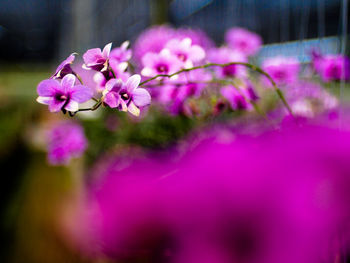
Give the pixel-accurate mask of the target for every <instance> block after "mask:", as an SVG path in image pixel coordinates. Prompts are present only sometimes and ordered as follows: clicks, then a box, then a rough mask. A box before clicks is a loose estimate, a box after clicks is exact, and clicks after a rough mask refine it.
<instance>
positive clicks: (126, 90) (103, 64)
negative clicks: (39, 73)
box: [37, 41, 151, 116]
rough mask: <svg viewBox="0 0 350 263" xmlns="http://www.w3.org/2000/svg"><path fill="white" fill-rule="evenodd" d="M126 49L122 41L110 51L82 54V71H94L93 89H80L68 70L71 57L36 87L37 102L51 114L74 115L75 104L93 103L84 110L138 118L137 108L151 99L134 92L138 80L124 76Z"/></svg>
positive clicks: (128, 52) (80, 81)
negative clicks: (112, 111) (111, 110)
mask: <svg viewBox="0 0 350 263" xmlns="http://www.w3.org/2000/svg"><path fill="white" fill-rule="evenodd" d="M128 46H129V42H128V41H126V42H124V43H123V44H122V45H121V46H120V47H117V48H114V49H113V50H111V48H112V43H109V44H107V45H106V46H105V47H104V48H103V50H101V49H99V48H93V49H89V50H87V51H86V52H85V53H84V55H83V60H84V64H83V65H82V67H83V69H85V70H93V71H96V72H95V74H94V77H93V79H94V82H95V86H94V87H87V86H84V85H83V79H82V78H81V77H80V76H79V75H78V73H77V72H75V71H74V70H73V69H72V66H71V65H72V63H73V62H74V60H75V56H76V54H75V53H73V54H71V55H70V56H69V57H68V58H67V59H65V60H64V61H63V62H62V63H61V64H60V65H59V66H58V67H57V69H56V71H55V73H54V75H53V76H52V77H51V78H50V79H47V80H43V81H42V82H40V83H39V85H38V88H37V91H38V94H39V97H38V98H37V101H38V102H39V103H42V104H47V105H48V106H49V110H50V111H51V112H58V111H63V112H64V113H65V112H66V111H68V112H70V113H71V114H74V113H76V112H78V111H79V110H81V109H79V103H84V102H87V101H89V100H91V99H93V100H95V101H97V103H96V105H95V106H94V107H92V108H90V109H88V110H94V109H96V108H97V107H99V106H100V105H105V106H109V107H111V108H117V109H119V110H121V111H128V112H130V113H131V114H133V115H136V116H138V115H139V114H140V108H141V107H145V106H147V105H149V104H150V102H151V97H150V94H149V93H148V91H147V90H145V89H141V88H138V85H139V83H140V76H139V75H137V74H135V75H133V76H130V73H129V72H127V68H128V63H129V60H130V59H131V56H132V51H131V50H130V49H128ZM116 83H117V84H116ZM94 93H95V96H99V98H98V99H96V98H94V97H93V96H94Z"/></svg>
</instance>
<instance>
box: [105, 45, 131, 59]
mask: <svg viewBox="0 0 350 263" xmlns="http://www.w3.org/2000/svg"><path fill="white" fill-rule="evenodd" d="M129 45H130V43H129V41H125V42H123V43H122V44H121V46H120V47H117V48H113V49H112V51H111V53H110V55H109V58H110V59H111V60H116V61H117V62H119V63H121V62H127V61H129V60H130V59H131V56H132V51H131V49H128V47H129Z"/></svg>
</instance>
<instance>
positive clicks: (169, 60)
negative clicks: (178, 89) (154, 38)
mask: <svg viewBox="0 0 350 263" xmlns="http://www.w3.org/2000/svg"><path fill="white" fill-rule="evenodd" d="M142 64H143V69H142V71H141V75H143V76H145V77H154V76H156V75H158V74H172V73H175V72H176V71H178V70H179V69H180V68H181V67H182V65H183V63H182V62H181V61H180V60H179V59H178V58H177V57H176V56H175V55H173V54H171V53H170V50H169V49H163V50H162V51H160V53H152V52H150V53H147V54H146V55H144V57H143V58H142ZM175 77H177V76H175Z"/></svg>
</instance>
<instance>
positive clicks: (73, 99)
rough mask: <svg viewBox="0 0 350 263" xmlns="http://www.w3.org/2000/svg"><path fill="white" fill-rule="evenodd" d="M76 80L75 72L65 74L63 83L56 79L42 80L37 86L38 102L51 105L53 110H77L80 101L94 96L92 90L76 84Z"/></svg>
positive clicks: (50, 107) (50, 108)
mask: <svg viewBox="0 0 350 263" xmlns="http://www.w3.org/2000/svg"><path fill="white" fill-rule="evenodd" d="M75 82H76V77H75V76H74V75H73V74H68V75H66V76H64V77H63V79H62V81H61V83H60V82H58V81H57V80H54V79H46V80H43V81H41V82H40V83H39V85H38V87H37V92H38V94H39V97H38V98H37V102H39V103H41V104H46V105H49V110H50V111H51V112H58V111H60V110H67V111H71V112H74V111H77V110H78V109H79V103H83V102H86V101H88V100H90V99H91V98H92V90H91V89H90V88H88V87H85V86H83V85H74V84H75Z"/></svg>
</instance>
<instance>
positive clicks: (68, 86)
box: [61, 74, 76, 92]
mask: <svg viewBox="0 0 350 263" xmlns="http://www.w3.org/2000/svg"><path fill="white" fill-rule="evenodd" d="M75 80H76V77H75V76H74V75H73V74H68V75H66V76H64V77H63V79H62V82H61V86H62V89H63V90H64V91H65V92H69V91H71V90H72V88H73V86H74V83H75Z"/></svg>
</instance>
